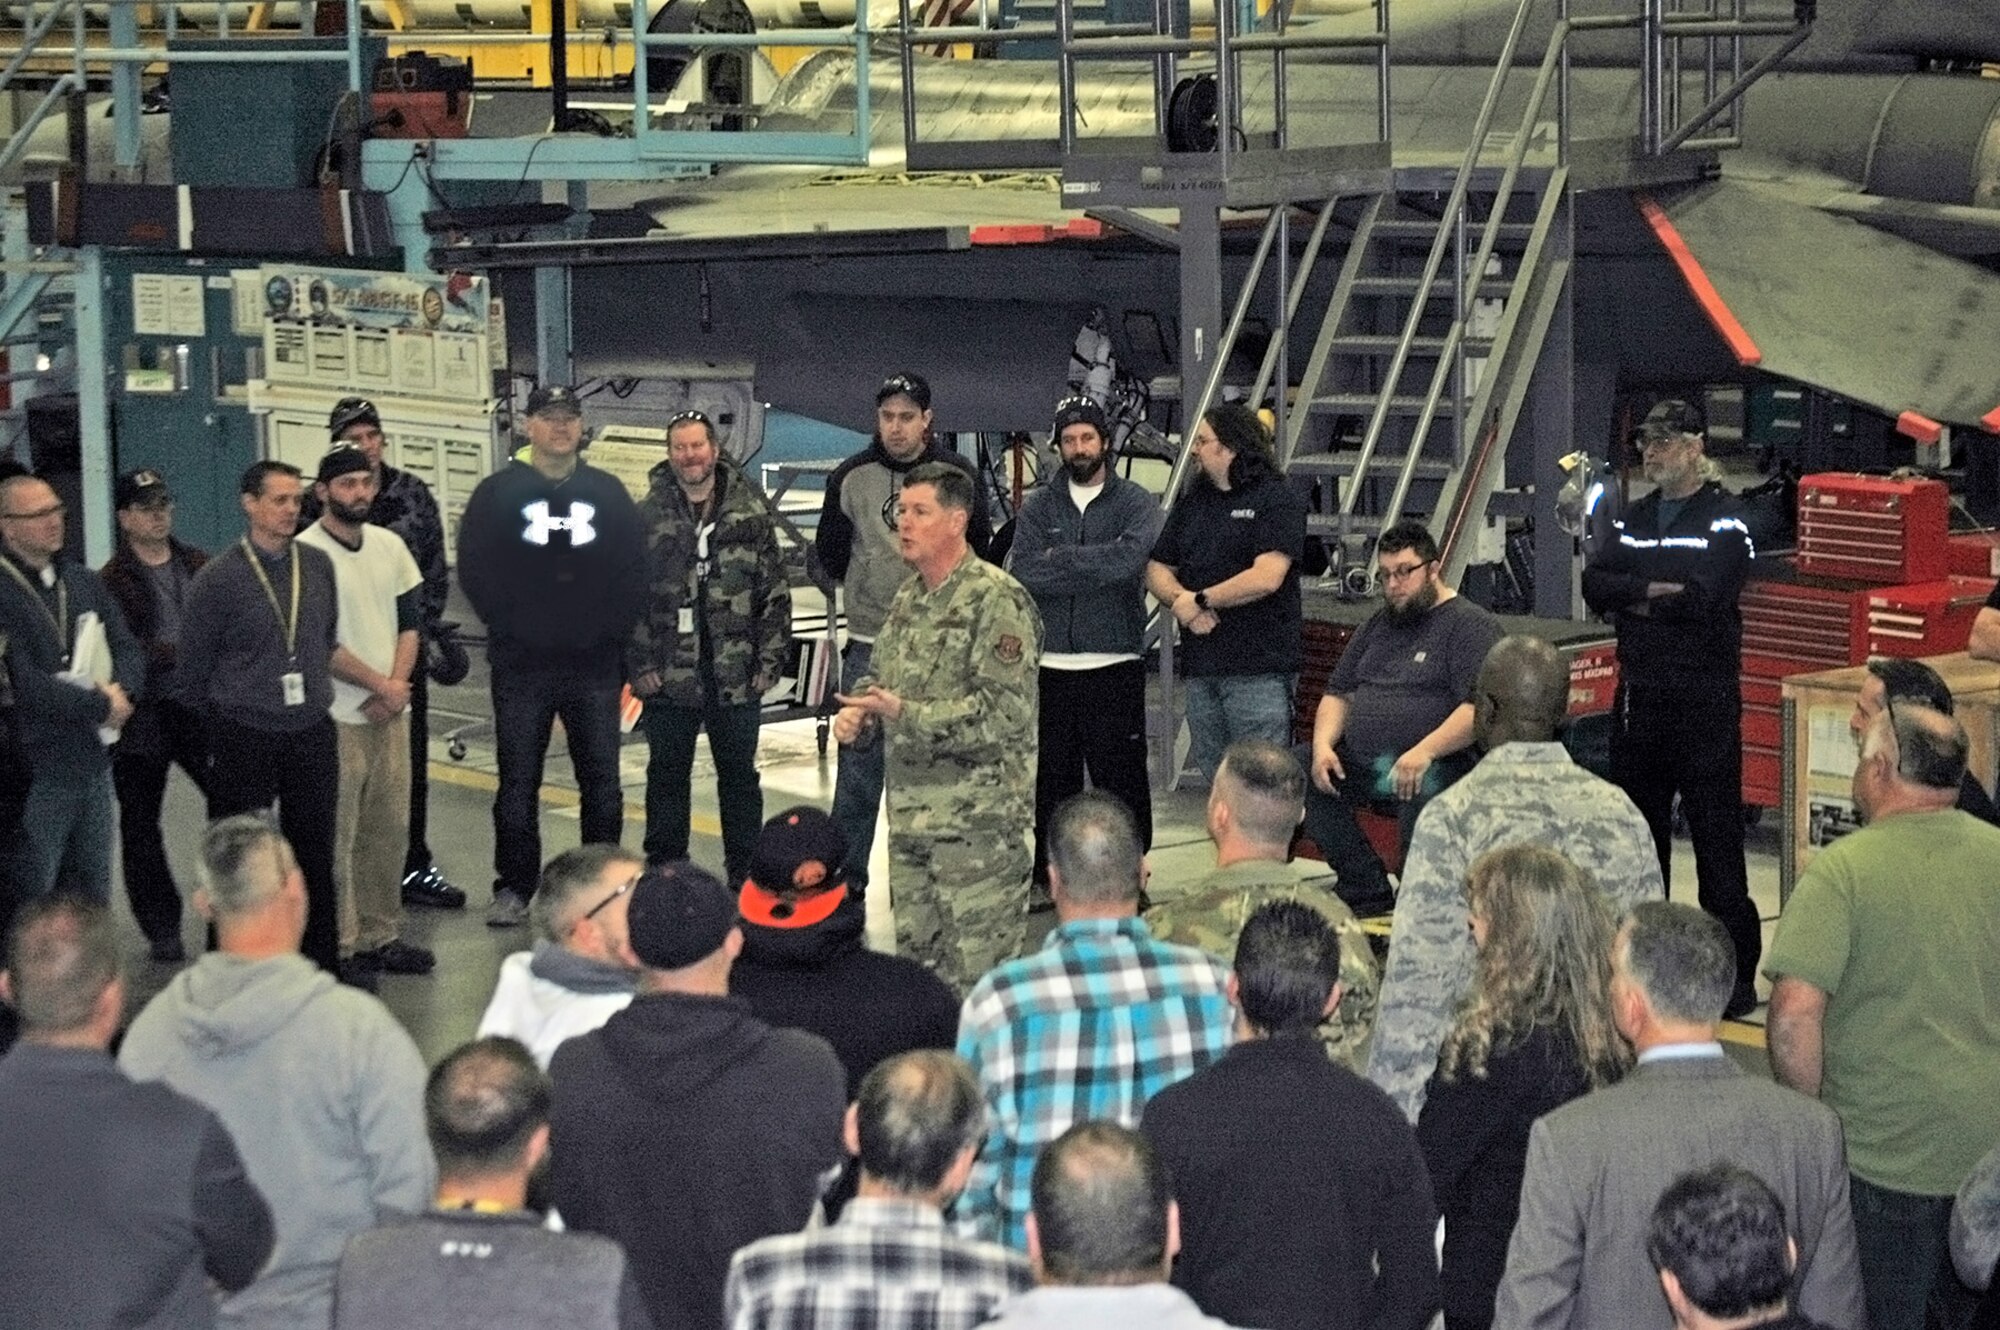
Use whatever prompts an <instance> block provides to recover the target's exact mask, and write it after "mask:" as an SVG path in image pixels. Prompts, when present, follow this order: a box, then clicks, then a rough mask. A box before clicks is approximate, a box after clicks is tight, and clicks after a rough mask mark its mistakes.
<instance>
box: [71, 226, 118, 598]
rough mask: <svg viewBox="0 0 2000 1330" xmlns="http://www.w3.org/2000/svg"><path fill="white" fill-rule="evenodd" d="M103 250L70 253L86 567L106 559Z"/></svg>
mask: <svg viewBox="0 0 2000 1330" xmlns="http://www.w3.org/2000/svg"><path fill="white" fill-rule="evenodd" d="M105 305H106V301H105V277H104V254H103V251H102V250H100V249H98V248H97V247H96V246H95V245H86V246H84V247H83V248H82V249H81V250H79V251H77V256H76V410H77V425H78V427H79V430H80V432H81V434H82V436H83V438H82V442H83V557H84V561H85V562H86V563H88V564H89V565H90V566H91V567H92V568H96V567H98V566H99V565H101V564H102V563H103V562H104V561H105V560H106V559H109V558H110V557H111V393H110V384H109V375H110V373H111V362H110V357H109V355H108V354H107V353H106V350H105V337H104V317H105Z"/></svg>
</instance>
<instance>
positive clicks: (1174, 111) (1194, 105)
mask: <svg viewBox="0 0 2000 1330" xmlns="http://www.w3.org/2000/svg"><path fill="white" fill-rule="evenodd" d="M1221 109H1222V98H1221V95H1220V94H1219V93H1218V92H1217V91H1216V87H1215V75H1213V74H1191V75H1189V76H1188V77H1187V78H1184V79H1182V80H1181V81H1180V82H1178V83H1176V84H1174V90H1173V92H1172V93H1171V94H1169V95H1168V97H1167V151H1169V152H1214V151H1215V145H1216V141H1217V133H1216V126H1217V116H1218V113H1219V112H1220V110H1221Z"/></svg>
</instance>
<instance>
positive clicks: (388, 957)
mask: <svg viewBox="0 0 2000 1330" xmlns="http://www.w3.org/2000/svg"><path fill="white" fill-rule="evenodd" d="M366 954H367V956H368V958H369V964H370V965H372V966H373V968H375V969H377V970H380V971H382V973H384V974H429V973H430V972H431V969H432V967H434V966H435V965H436V964H437V957H436V956H435V955H433V954H432V953H431V951H430V949H429V948H428V947H419V946H416V945H414V944H413V943H409V942H405V941H403V940H402V939H400V938H398V939H395V940H394V941H390V942H384V943H383V944H382V945H381V946H379V947H377V948H375V950H373V951H371V952H368V953H366ZM355 959H356V960H359V959H361V958H360V957H359V956H357V957H355Z"/></svg>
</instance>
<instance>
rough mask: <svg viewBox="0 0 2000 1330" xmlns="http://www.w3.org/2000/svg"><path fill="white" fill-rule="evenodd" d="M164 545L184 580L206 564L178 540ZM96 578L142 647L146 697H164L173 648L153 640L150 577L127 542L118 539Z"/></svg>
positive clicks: (156, 627) (156, 610)
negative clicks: (169, 551) (121, 612)
mask: <svg viewBox="0 0 2000 1330" xmlns="http://www.w3.org/2000/svg"><path fill="white" fill-rule="evenodd" d="M168 544H169V545H170V546H171V547H172V549H173V555H172V557H173V560H174V562H175V563H178V564H179V565H180V566H181V568H182V569H183V570H185V571H186V573H187V575H188V580H189V581H190V582H192V581H193V580H194V575H195V574H196V573H198V572H200V571H201V566H202V565H203V564H205V563H207V562H208V555H206V554H204V553H202V552H201V551H200V550H198V549H196V548H195V547H194V546H192V545H189V544H186V543H184V542H182V541H178V540H173V539H171V538H169V540H168ZM97 577H98V580H99V581H101V582H103V583H104V589H105V590H106V591H109V592H110V593H111V598H112V599H113V600H115V601H117V602H118V608H119V609H120V610H121V611H123V612H124V615H125V626H126V627H127V628H130V629H131V630H132V636H134V637H136V638H138V639H139V643H140V645H141V646H143V647H145V648H146V696H147V698H148V699H152V698H159V697H164V696H166V693H167V687H166V685H167V679H168V672H169V671H171V670H172V669H173V667H174V649H173V647H172V646H171V645H168V644H166V643H162V642H157V641H155V640H154V637H153V635H154V634H155V633H156V632H158V631H159V622H158V620H159V607H158V605H157V604H155V602H154V600H153V575H152V574H151V573H149V572H147V571H146V565H145V564H143V563H141V562H140V561H139V556H138V555H137V554H135V553H133V551H132V542H131V541H129V540H122V539H121V540H120V541H119V542H118V548H117V549H115V550H113V551H112V552H111V558H110V559H109V560H108V561H106V563H105V565H104V567H103V568H101V569H99V570H98V574H97Z"/></svg>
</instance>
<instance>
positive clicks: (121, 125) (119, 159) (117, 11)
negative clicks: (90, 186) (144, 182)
mask: <svg viewBox="0 0 2000 1330" xmlns="http://www.w3.org/2000/svg"><path fill="white" fill-rule="evenodd" d="M105 21H106V22H107V23H109V24H110V25H111V44H112V45H113V46H115V47H117V48H119V49H120V50H126V51H129V50H131V49H132V48H133V47H135V46H137V45H138V44H139V7H138V6H137V5H130V4H123V5H120V4H114V5H109V6H107V7H106V13H105ZM111 134H112V140H113V150H112V163H113V165H114V166H115V167H116V168H117V169H118V170H119V171H120V172H124V171H136V170H137V169H138V166H139V65H138V63H137V62H136V61H130V60H121V61H119V62H118V63H117V64H115V65H113V66H111Z"/></svg>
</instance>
